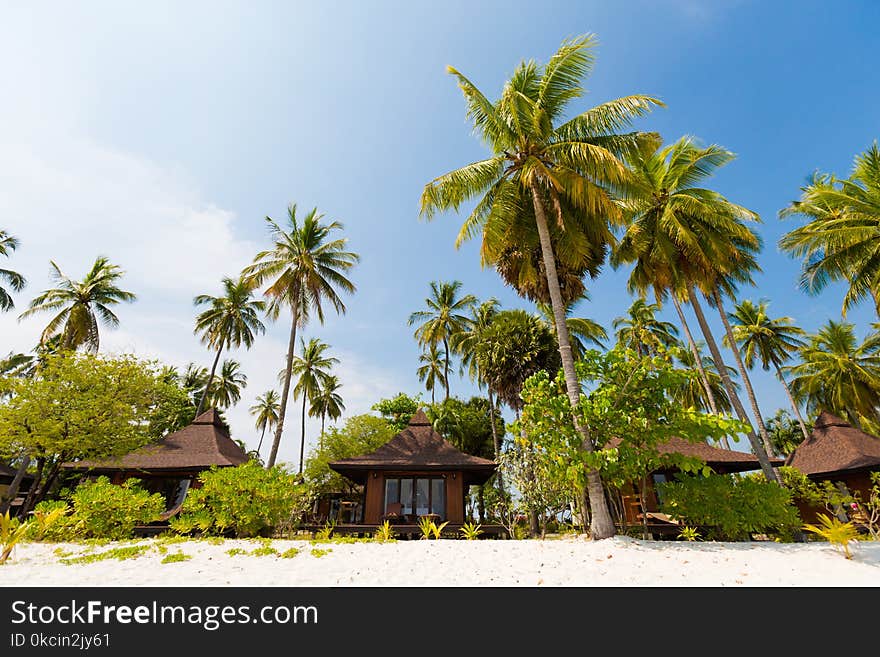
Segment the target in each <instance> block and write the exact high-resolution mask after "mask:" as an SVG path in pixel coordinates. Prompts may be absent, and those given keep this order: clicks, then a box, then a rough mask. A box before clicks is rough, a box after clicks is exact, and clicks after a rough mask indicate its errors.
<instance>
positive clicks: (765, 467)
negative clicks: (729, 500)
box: [688, 283, 778, 483]
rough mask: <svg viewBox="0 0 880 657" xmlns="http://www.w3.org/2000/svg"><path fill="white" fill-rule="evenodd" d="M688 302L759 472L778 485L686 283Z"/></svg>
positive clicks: (700, 309) (690, 287) (704, 317)
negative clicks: (745, 427)
mask: <svg viewBox="0 0 880 657" xmlns="http://www.w3.org/2000/svg"><path fill="white" fill-rule="evenodd" d="M688 302H689V303H690V304H691V308H693V309H694V314H695V315H696V316H697V322H698V323H699V324H700V330H701V331H702V332H703V338H704V339H705V340H706V345H707V346H708V347H709V353H711V354H712V359H713V360H714V361H715V368H716V369H717V370H718V375H719V376H720V377H721V383H722V384H724V389H725V390H726V391H727V396H728V397H729V398H730V403H731V404H732V405H733V409H734V410H735V411H736V415H737V417H738V418H739V419H740V421H741V422H743V424H746V425H747V426H748V427H749V430H748V431H747V432H746V437H747V438H748V439H749V444H751V446H752V453H753V454H754V455H755V456H756V457H757V458H758V462H759V463H760V464H761V471H762V472H763V473H764V477H766V478H767V481H776V482H777V483H778V479H777V477H776V472H775V471H774V470H773V466H772V465H770V459H769V458H768V457H767V452H766V451H764V447H763V446H762V445H761V442H760V441H759V440H758V437H757V436H756V435H755V430H754V429H753V428H752V423H751V421H750V420H749V416H748V415H747V414H746V409H745V407H744V406H743V405H742V401H740V398H739V395H738V394H737V393H736V389H735V388H734V387H733V382H732V381H731V380H730V375H729V374H728V373H727V366H726V365H725V364H724V359H723V358H722V357H721V351H719V349H718V343H717V342H715V337H714V336H713V335H712V331H711V330H710V329H709V324H708V322H707V321H706V316H705V315H704V314H703V307H702V306H701V305H700V302H699V300H698V299H697V295H696V294H695V293H694V288H693V285H692V284H690V283H688Z"/></svg>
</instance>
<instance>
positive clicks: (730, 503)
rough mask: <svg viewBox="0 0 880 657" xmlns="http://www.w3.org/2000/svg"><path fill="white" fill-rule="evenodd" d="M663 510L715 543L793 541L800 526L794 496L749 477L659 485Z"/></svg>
mask: <svg viewBox="0 0 880 657" xmlns="http://www.w3.org/2000/svg"><path fill="white" fill-rule="evenodd" d="M657 488H658V491H659V493H660V496H661V498H662V499H663V503H662V505H661V508H662V510H663V511H664V512H665V513H667V514H669V515H670V516H672V517H674V518H676V519H678V520H681V521H683V522H685V523H686V524H687V525H689V526H695V525H696V526H705V527H706V532H707V534H708V536H709V537H710V538H713V539H715V540H733V541H739V540H748V539H749V536H750V535H751V534H754V533H766V534H769V535H775V536H779V537H782V538H786V539H790V538H791V536H793V535H794V533H795V532H796V531H798V529H799V527H800V517H799V516H798V512H797V509H796V508H795V507H794V506H793V505H792V503H791V493H790V492H789V491H788V490H786V489H785V488H782V487H781V486H779V485H778V484H776V483H770V482H766V481H759V480H757V479H754V478H749V477H744V478H740V477H733V476H730V475H710V476H708V477H692V476H687V475H679V477H678V481H671V482H666V483H662V484H658V485H657Z"/></svg>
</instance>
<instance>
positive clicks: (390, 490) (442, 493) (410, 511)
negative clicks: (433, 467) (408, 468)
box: [385, 477, 446, 520]
mask: <svg viewBox="0 0 880 657" xmlns="http://www.w3.org/2000/svg"><path fill="white" fill-rule="evenodd" d="M395 504H400V513H401V515H417V516H424V515H427V514H429V513H434V514H437V515H438V516H440V519H441V520H444V519H445V518H446V480H445V479H443V478H441V477H386V478H385V509H386V510H387V509H388V507H389V505H395Z"/></svg>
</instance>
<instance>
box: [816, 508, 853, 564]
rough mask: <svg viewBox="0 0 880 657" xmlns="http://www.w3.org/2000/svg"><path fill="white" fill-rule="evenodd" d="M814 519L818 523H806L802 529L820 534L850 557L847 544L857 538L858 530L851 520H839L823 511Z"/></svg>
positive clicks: (850, 553)
mask: <svg viewBox="0 0 880 657" xmlns="http://www.w3.org/2000/svg"><path fill="white" fill-rule="evenodd" d="M816 519H817V520H818V521H819V525H813V524H810V523H808V524H806V525H804V529H806V530H807V531H808V532H812V533H814V534H816V535H818V536H821V537H822V538H824V539H825V540H826V541H828V542H829V543H831V544H833V545H834V546H835V547H837V548H840V549H841V550H843V556H845V557H846V558H847V559H852V552H850V550H849V544H850V542H851V541H855V540H857V539H858V538H859V530H858V529H856V526H855V525H854V524H853V523H852V522H841V521H840V520H838V519H837V518H832V517H831V516H829V515H827V514H824V513H820V514H818V515H817V516H816Z"/></svg>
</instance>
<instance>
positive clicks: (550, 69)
mask: <svg viewBox="0 0 880 657" xmlns="http://www.w3.org/2000/svg"><path fill="white" fill-rule="evenodd" d="M595 45H596V40H595V38H594V36H593V35H587V36H582V37H578V38H575V39H572V40H569V41H566V42H564V43H563V44H562V46H561V47H560V48H559V50H558V51H557V52H556V54H554V55H553V56H552V57H551V58H550V60H549V61H548V62H547V63H546V64H538V63H536V62H534V61H528V62H522V63H521V64H520V65H519V66H518V67H517V68H516V70H515V71H514V73H513V76H512V77H511V79H510V80H509V81H508V82H507V83H506V84H505V86H504V90H503V91H502V94H501V98H500V99H499V100H497V101H496V102H491V101H489V100H488V99H487V98H486V96H485V95H484V94H483V93H482V92H481V91H480V90H479V89H477V87H475V86H474V85H473V83H471V81H470V80H468V79H467V78H466V77H465V76H464V75H462V74H461V73H459V72H458V71H457V70H455V69H454V68H452V67H449V68H448V69H447V70H448V71H449V72H450V73H451V74H452V75H454V76H455V77H456V78H457V79H458V84H459V87H460V88H461V90H462V92H463V93H464V96H465V102H466V104H467V114H468V118H469V119H470V120H471V121H472V122H473V124H474V128H475V130H476V131H477V132H478V133H479V134H480V137H481V138H482V140H483V141H484V143H486V145H487V146H488V147H489V149H490V150H491V156H490V157H489V158H488V159H484V160H481V161H479V162H474V163H473V164H469V165H467V166H464V167H462V168H460V169H457V170H455V171H452V172H450V173H447V174H445V175H443V176H440V177H439V178H436V179H434V180H433V181H431V182H430V183H428V184H427V185H426V186H425V189H424V192H423V193H422V199H421V214H422V216H424V217H426V218H428V219H430V218H432V217H433V216H435V214H436V213H437V212H441V211H444V210H448V209H454V210H458V209H459V208H460V207H461V206H462V205H463V204H465V203H467V202H468V201H470V200H471V199H479V200H478V201H477V204H476V206H475V208H474V210H473V211H472V212H471V214H470V216H469V217H468V218H467V220H466V221H465V223H464V225H463V226H462V229H461V231H460V233H459V236H458V240H457V242H456V243H457V244H461V243H462V242H463V241H464V240H466V239H469V238H471V237H474V236H475V235H477V234H478V233H482V248H481V257H482V261H483V264H484V265H485V264H488V265H492V266H494V265H495V264H496V263H497V262H498V261H499V259H500V258H501V257H503V256H504V255H505V253H507V252H509V251H510V249H511V248H512V247H513V246H514V245H517V248H519V249H520V250H522V251H523V254H522V256H521V257H520V259H519V264H520V266H519V271H520V274H519V275H517V278H516V280H517V282H518V283H519V284H520V285H521V286H522V287H525V283H529V282H531V283H532V284H534V283H535V282H536V281H537V280H538V279H539V278H541V277H543V278H545V279H546V285H547V294H548V295H549V297H550V302H551V306H552V308H553V316H554V323H555V325H556V335H557V338H558V342H559V352H560V356H561V358H562V364H563V370H564V372H565V381H566V390H567V392H568V397H569V401H570V403H571V406H572V409H574V408H575V407H576V406H577V404H578V399H579V396H580V387H579V385H578V380H577V374H576V373H575V368H574V358H573V356H572V349H571V340H570V337H569V331H568V327H567V325H566V323H565V308H566V303H565V299H564V297H563V293H562V288H561V286H560V280H559V276H558V272H559V268H558V267H557V264H558V263H561V264H562V269H563V270H564V271H571V272H593V271H596V269H597V268H598V265H597V264H596V263H597V262H600V261H601V259H602V258H604V255H605V250H606V248H607V245H608V244H609V243H610V242H611V241H612V240H613V234H612V232H611V225H610V224H615V223H618V222H619V220H620V218H621V213H620V211H619V208H618V207H617V206H616V205H615V204H614V202H613V200H612V197H611V195H610V193H609V192H610V189H611V188H613V187H619V186H622V185H624V184H625V183H626V181H627V179H628V174H627V171H626V168H625V167H624V166H623V164H622V162H621V161H620V159H619V157H620V156H621V155H623V154H624V153H626V152H629V151H632V150H637V149H639V148H642V147H644V146H645V145H646V144H648V143H651V142H654V141H656V136H655V135H646V134H643V133H629V134H623V135H622V134H618V131H619V130H620V129H621V128H623V127H626V126H628V125H629V124H630V123H631V121H632V120H633V119H634V118H635V117H637V116H641V115H643V114H645V113H647V112H648V111H649V110H650V109H651V107H652V106H653V105H656V104H659V101H657V100H655V99H653V98H650V97H648V96H628V97H625V98H620V99H617V100H612V101H609V102H606V103H604V104H602V105H599V106H597V107H594V108H592V109H590V110H587V111H585V112H582V113H580V114H578V115H576V116H575V117H573V118H571V119H570V120H568V121H564V120H563V117H564V115H565V113H566V110H567V108H568V106H569V104H570V103H571V101H573V100H574V99H576V98H578V97H580V96H582V95H583V93H584V89H583V87H582V86H581V83H582V80H583V79H584V78H585V77H586V76H587V75H588V74H589V72H590V71H591V69H592V67H593V61H594V57H593V48H594V46H595ZM535 247H539V252H540V254H541V258H540V266H539V267H538V268H537V269H536V268H535V267H533V266H532V265H531V263H532V255H531V254H533V253H535ZM533 288H534V285H533ZM517 289H521V288H520V287H518V288H517ZM538 289H539V288H538ZM579 294H580V291H578V295H576V296H579ZM572 418H573V421H574V424H575V427H576V428H577V430H578V431H579V432H580V434H581V436H582V443H583V449H584V451H586V452H592V451H593V450H594V449H595V446H594V443H593V438H592V436H591V433H590V429H589V427H587V426H584V425H583V423H582V422H581V420H580V419H579V418H578V417H577V416H576V414H574V413H572ZM587 489H588V492H589V497H590V506H591V509H592V524H591V527H592V532H591V533H592V536H593V538H596V539H602V538H608V537H610V536H613V535H614V522H613V520H612V518H611V514H610V512H609V510H608V504H607V501H606V499H605V494H604V489H603V485H602V479H601V477H600V475H599V472H598V470H595V469H590V470H589V471H588V473H587Z"/></svg>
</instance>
